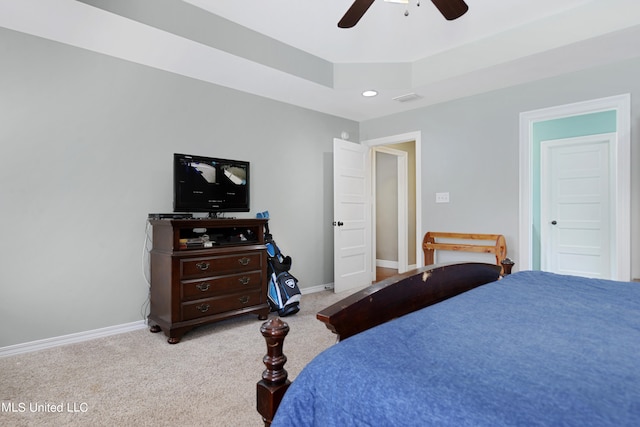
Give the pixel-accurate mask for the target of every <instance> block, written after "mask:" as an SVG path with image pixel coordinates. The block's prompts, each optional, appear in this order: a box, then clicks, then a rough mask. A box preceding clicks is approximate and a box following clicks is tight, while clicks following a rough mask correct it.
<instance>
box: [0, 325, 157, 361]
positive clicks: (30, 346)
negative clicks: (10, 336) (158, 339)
mask: <svg viewBox="0 0 640 427" xmlns="http://www.w3.org/2000/svg"><path fill="white" fill-rule="evenodd" d="M146 327H147V323H146V322H145V321H144V320H139V321H137V322H131V323H124V324H122V325H115V326H107V327H106V328H100V329H93V330H91V331H85V332H78V333H75V334H69V335H62V336H59V337H53V338H46V339H43V340H38V341H31V342H26V343H23V344H16V345H10V346H8V347H2V348H0V357H7V356H15V355H17V354H23V353H31V352H33V351H39V350H45V349H48V348H53V347H58V346H61V345H67V344H73V343H78V342H82V341H89V340H93V339H96V338H102V337H108V336H110V335H116V334H122V333H124V332H131V331H137V330H139V329H144V328H146Z"/></svg>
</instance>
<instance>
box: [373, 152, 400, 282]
mask: <svg viewBox="0 0 640 427" xmlns="http://www.w3.org/2000/svg"><path fill="white" fill-rule="evenodd" d="M372 150H373V155H372V156H371V162H372V167H371V172H372V175H375V171H376V167H377V164H376V156H375V153H385V154H389V155H392V156H395V157H396V162H397V175H398V189H397V192H398V199H397V206H398V266H397V269H398V273H404V272H405V271H407V270H408V269H409V267H408V265H409V261H408V259H409V253H408V248H407V241H408V235H407V227H408V223H409V212H408V211H409V210H408V207H407V203H408V201H407V191H408V188H407V185H408V182H407V158H408V156H409V153H407V152H406V151H402V150H394V149H393V148H390V147H386V146H375V147H372ZM376 200H377V191H376V179H375V176H374V177H373V178H372V180H371V206H372V210H371V219H372V220H371V222H372V226H371V231H372V234H373V236H372V238H371V246H372V255H373V265H374V266H375V265H376V247H377V240H376V224H377V217H376V209H375V206H376Z"/></svg>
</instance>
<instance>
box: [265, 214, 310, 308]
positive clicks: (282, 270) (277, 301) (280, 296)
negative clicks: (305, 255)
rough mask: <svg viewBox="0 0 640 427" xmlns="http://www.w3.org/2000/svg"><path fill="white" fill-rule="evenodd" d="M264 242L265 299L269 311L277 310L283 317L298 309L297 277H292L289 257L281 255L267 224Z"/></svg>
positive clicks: (298, 289)
mask: <svg viewBox="0 0 640 427" xmlns="http://www.w3.org/2000/svg"><path fill="white" fill-rule="evenodd" d="M265 229H266V233H265V242H266V244H267V266H268V272H269V273H268V274H269V290H268V292H267V299H268V300H269V305H270V306H271V311H277V312H278V315H280V316H282V317H284V316H289V315H291V314H296V313H297V312H298V311H300V297H301V293H300V288H298V279H296V278H295V277H293V275H292V274H291V273H289V270H290V269H291V257H290V256H284V255H282V252H280V248H278V245H276V242H275V241H274V240H273V237H272V236H271V234H270V233H269V225H268V224H267V225H265Z"/></svg>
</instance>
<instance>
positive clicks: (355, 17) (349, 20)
mask: <svg viewBox="0 0 640 427" xmlns="http://www.w3.org/2000/svg"><path fill="white" fill-rule="evenodd" d="M374 1H375V0H355V1H354V2H353V4H352V5H351V7H350V8H349V10H347V13H345V14H344V16H343V17H342V19H341V20H340V22H338V27H340V28H351V27H353V26H355V25H356V24H357V23H358V21H359V20H360V18H362V16H363V15H364V13H365V12H366V11H367V9H369V7H370V6H371V5H372V4H373V2H374Z"/></svg>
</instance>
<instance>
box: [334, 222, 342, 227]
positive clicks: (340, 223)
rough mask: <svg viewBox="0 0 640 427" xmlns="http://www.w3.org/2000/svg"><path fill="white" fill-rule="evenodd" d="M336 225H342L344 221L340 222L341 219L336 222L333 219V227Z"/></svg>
mask: <svg viewBox="0 0 640 427" xmlns="http://www.w3.org/2000/svg"><path fill="white" fill-rule="evenodd" d="M336 225H337V226H338V227H342V226H343V225H344V222H342V221H338V222H336V221H333V226H334V227H335V226H336Z"/></svg>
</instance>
